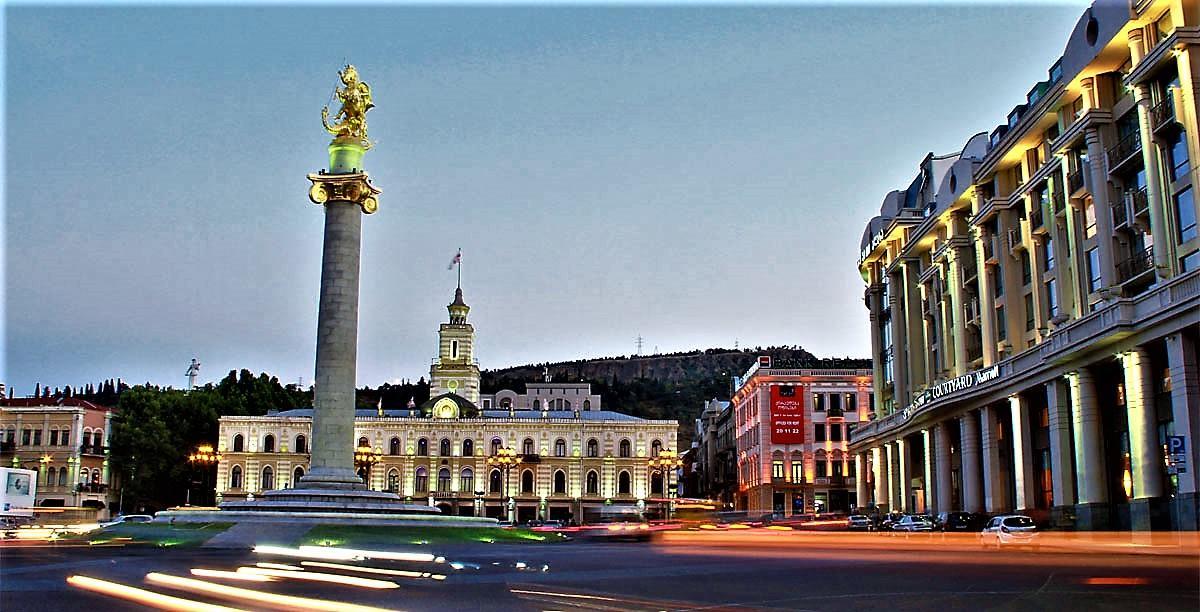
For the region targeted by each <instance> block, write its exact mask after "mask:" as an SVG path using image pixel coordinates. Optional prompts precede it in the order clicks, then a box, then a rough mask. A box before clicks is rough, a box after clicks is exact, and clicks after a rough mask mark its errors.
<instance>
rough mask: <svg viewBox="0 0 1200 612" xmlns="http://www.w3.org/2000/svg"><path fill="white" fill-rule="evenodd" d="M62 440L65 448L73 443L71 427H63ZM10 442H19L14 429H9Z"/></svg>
mask: <svg viewBox="0 0 1200 612" xmlns="http://www.w3.org/2000/svg"><path fill="white" fill-rule="evenodd" d="M60 439H61V440H62V445H63V446H67V445H69V444H70V443H71V428H70V427H63V430H62V437H61V438H60ZM8 441H9V442H16V441H17V432H16V430H14V429H13V428H12V427H9V428H8Z"/></svg>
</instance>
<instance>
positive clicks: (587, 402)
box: [583, 400, 592, 410]
mask: <svg viewBox="0 0 1200 612" xmlns="http://www.w3.org/2000/svg"><path fill="white" fill-rule="evenodd" d="M583 409H584V410H591V409H592V400H583Z"/></svg>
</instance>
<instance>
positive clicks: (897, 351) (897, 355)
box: [879, 271, 912, 410]
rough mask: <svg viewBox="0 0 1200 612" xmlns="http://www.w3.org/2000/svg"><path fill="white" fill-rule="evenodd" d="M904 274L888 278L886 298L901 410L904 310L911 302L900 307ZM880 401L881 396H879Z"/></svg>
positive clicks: (905, 373) (905, 383)
mask: <svg viewBox="0 0 1200 612" xmlns="http://www.w3.org/2000/svg"><path fill="white" fill-rule="evenodd" d="M903 278H904V275H903V272H901V271H897V272H896V273H895V274H893V275H891V276H890V277H889V278H888V282H889V283H890V285H889V287H888V299H889V300H890V304H891V320H890V324H891V326H892V384H893V387H892V388H893V389H894V390H895V393H894V395H893V397H894V398H895V406H896V410H902V409H903V408H904V407H905V406H907V405H908V402H909V397H908V391H909V386H908V381H909V371H908V339H907V338H908V334H907V333H906V331H905V330H906V328H907V325H906V321H907V319H908V317H907V315H906V314H905V312H906V311H907V309H908V308H909V307H911V306H912V305H911V304H908V303H904V304H903V308H901V303H902V302H905V300H902V299H901V296H902V295H903V293H902V292H904V281H903ZM879 399H880V401H882V399H883V398H882V397H880V398H879Z"/></svg>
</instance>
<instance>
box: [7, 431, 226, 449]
mask: <svg viewBox="0 0 1200 612" xmlns="http://www.w3.org/2000/svg"><path fill="white" fill-rule="evenodd" d="M25 443H26V444H28V443H29V441H28V440H26V442H25ZM245 447H246V441H245V438H243V437H242V434H237V435H235V436H234V437H233V452H235V453H240V452H242V451H243V450H244V449H245Z"/></svg>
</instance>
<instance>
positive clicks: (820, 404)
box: [813, 393, 825, 412]
mask: <svg viewBox="0 0 1200 612" xmlns="http://www.w3.org/2000/svg"><path fill="white" fill-rule="evenodd" d="M813 412H825V394H824V393H813Z"/></svg>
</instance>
